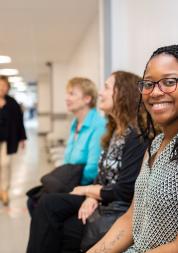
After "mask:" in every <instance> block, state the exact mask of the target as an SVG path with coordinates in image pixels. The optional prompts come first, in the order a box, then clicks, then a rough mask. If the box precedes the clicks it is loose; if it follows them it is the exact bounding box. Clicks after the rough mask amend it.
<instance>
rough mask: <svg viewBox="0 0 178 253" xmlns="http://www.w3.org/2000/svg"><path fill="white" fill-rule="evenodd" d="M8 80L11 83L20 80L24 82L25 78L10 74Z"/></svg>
mask: <svg viewBox="0 0 178 253" xmlns="http://www.w3.org/2000/svg"><path fill="white" fill-rule="evenodd" d="M8 80H9V82H10V83H18V82H22V81H23V78H22V77H21V76H10V77H9V78H8Z"/></svg>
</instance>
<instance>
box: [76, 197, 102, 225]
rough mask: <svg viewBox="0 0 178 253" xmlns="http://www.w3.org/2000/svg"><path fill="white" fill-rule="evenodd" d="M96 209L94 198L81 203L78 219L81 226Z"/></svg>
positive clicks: (96, 203)
mask: <svg viewBox="0 0 178 253" xmlns="http://www.w3.org/2000/svg"><path fill="white" fill-rule="evenodd" d="M97 207H98V201H97V200H96V199H94V198H90V197H89V198H86V199H85V200H84V202H83V203H82V205H81V207H80V209H79V211H78V218H79V219H81V220H82V222H83V224H86V220H87V219H88V218H89V217H90V216H91V215H92V214H93V212H94V211H95V209H96V208H97Z"/></svg>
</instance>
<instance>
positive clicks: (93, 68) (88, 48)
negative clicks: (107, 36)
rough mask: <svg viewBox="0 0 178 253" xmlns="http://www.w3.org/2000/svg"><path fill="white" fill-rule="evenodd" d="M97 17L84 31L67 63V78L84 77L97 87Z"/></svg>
mask: <svg viewBox="0 0 178 253" xmlns="http://www.w3.org/2000/svg"><path fill="white" fill-rule="evenodd" d="M98 22H99V21H98V15H97V16H96V17H95V18H94V20H93V22H92V23H91V25H90V26H89V27H88V29H87V30H86V32H85V34H84V35H83V38H82V39H81V41H80V43H79V44H78V45H77V47H76V50H75V52H74V53H73V55H72V56H71V59H70V60H69V62H68V77H69V78H72V77H74V76H76V75H77V76H84V77H88V78H90V79H92V80H93V81H94V82H95V83H96V84H97V85H99V80H100V73H99V71H100V65H99V64H100V54H99V53H100V52H99V24H98Z"/></svg>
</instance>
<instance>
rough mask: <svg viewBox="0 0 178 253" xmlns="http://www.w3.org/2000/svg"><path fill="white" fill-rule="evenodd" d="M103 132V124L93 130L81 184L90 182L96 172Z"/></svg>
mask: <svg viewBox="0 0 178 253" xmlns="http://www.w3.org/2000/svg"><path fill="white" fill-rule="evenodd" d="M104 132H105V126H104V125H103V126H101V127H99V128H97V129H95V130H94V131H93V134H92V136H91V139H90V143H89V149H88V159H87V163H86V166H85V167H84V171H83V177H82V180H81V185H87V184H91V183H92V182H93V180H94V179H95V178H96V176H97V174H98V161H99V157H100V153H101V137H102V135H103V134H104Z"/></svg>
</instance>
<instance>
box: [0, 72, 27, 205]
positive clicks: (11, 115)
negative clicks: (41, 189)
mask: <svg viewBox="0 0 178 253" xmlns="http://www.w3.org/2000/svg"><path fill="white" fill-rule="evenodd" d="M9 88H10V85H9V82H8V78H7V77H6V76H0V199H1V200H2V202H3V204H4V205H8V202H9V194H8V191H9V187H10V179H11V155H12V154H15V153H16V152H17V150H18V146H20V147H22V148H24V141H25V140H26V133H25V128H24V124H23V114H22V111H21V108H20V106H19V104H18V103H17V102H16V101H15V99H14V98H12V97H10V96H9V95H8V91H9Z"/></svg>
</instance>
